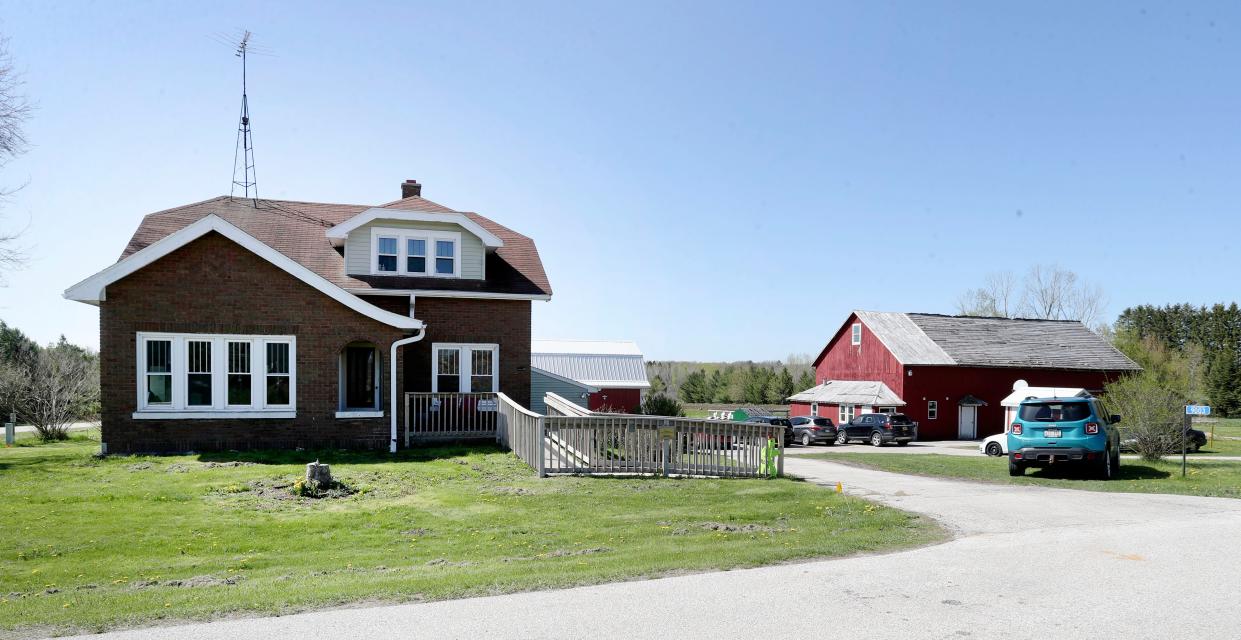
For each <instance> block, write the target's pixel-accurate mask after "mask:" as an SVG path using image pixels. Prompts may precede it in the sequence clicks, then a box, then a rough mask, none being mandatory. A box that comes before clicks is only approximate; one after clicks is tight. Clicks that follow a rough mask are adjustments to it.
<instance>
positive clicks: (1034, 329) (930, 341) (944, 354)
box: [855, 311, 1140, 371]
mask: <svg viewBox="0 0 1241 640" xmlns="http://www.w3.org/2000/svg"><path fill="white" fill-rule="evenodd" d="M855 313H856V314H857V316H858V319H860V320H861V321H862V322H863V323H865V324H866V326H867V327H868V328H869V329H870V330H871V333H873V334H875V336H876V337H877V338H878V339H879V340H880V341H881V342H882V343H883V344H884V346H886V347H887V348H888V350H889V351H891V352H892V355H893V356H895V357H896V359H897V360H899V361H900V362H901V363H902V364H906V365H958V366H972V367H1018V368H1028V369H1084V370H1105V371H1133V370H1137V369H1140V367H1139V366H1138V365H1137V364H1136V363H1134V362H1133V361H1132V360H1130V359H1129V358H1128V357H1126V356H1125V354H1123V353H1121V352H1120V351H1118V350H1117V349H1116V348H1115V347H1113V346H1112V345H1111V344H1110V343H1109V342H1108V341H1107V340H1105V339H1103V338H1102V337H1100V336H1099V335H1098V334H1096V333H1095V332H1093V331H1091V330H1090V329H1089V328H1087V327H1086V325H1084V324H1082V323H1081V322H1078V321H1075V320H1027V319H1014V318H980V317H973V316H946V315H936V314H930V313H892V312H878V311H857V312H855Z"/></svg>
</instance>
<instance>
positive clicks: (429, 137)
mask: <svg viewBox="0 0 1241 640" xmlns="http://www.w3.org/2000/svg"><path fill="white" fill-rule="evenodd" d="M1000 4H1004V3H985V2H975V3H964V2H960V3H956V2H953V3H932V2H916V3H915V2H905V3H886V2H865V3H862V2H856V3H823V2H813V3H805V4H799V3H753V4H733V3H720V2H711V3H698V4H694V3H666V2H653V3H643V2H616V3H608V4H594V3H576V2H575V3H568V2H565V3H537V2H535V3H496V4H467V3H455V2H450V3H442V4H438V3H437V4H414V3H362V2H351V3H347V5H346V4H345V3H341V4H340V5H335V6H334V5H321V4H316V3H306V2H299V3H284V4H277V3H254V2H249V3H227V2H212V3H137V2H135V3H125V5H124V6H117V5H116V3H55V4H54V3H44V2H29V3H13V2H0V32H3V33H4V34H6V35H8V36H9V37H10V38H11V41H10V51H11V54H12V55H13V57H14V59H15V62H16V63H17V66H18V67H19V68H20V69H21V70H22V71H23V73H24V75H25V79H26V83H27V84H26V90H27V93H28V94H29V96H30V98H31V99H32V100H33V101H34V102H36V103H37V105H38V110H37V111H36V112H35V114H34V117H33V119H32V120H31V121H30V122H29V124H28V126H27V134H28V136H29V138H30V141H31V143H32V147H31V149H30V151H29V152H28V153H27V154H26V155H25V156H23V157H22V158H20V159H19V160H18V161H15V162H12V163H10V164H9V165H8V166H6V167H5V168H4V169H3V170H0V179H2V184H4V185H8V186H12V185H15V184H22V183H26V186H25V188H24V189H23V190H21V191H20V192H19V193H18V194H16V195H15V196H14V197H13V198H12V199H11V200H10V201H9V202H8V203H7V204H6V205H5V207H4V215H5V219H4V224H5V225H6V226H7V227H8V228H13V227H21V226H27V225H28V227H27V233H26V235H25V237H24V241H25V243H26V244H28V245H29V246H30V254H31V257H32V260H31V263H30V265H29V267H28V268H27V269H25V270H24V271H21V272H18V273H13V274H10V275H9V276H8V278H7V279H8V286H7V287H6V288H3V289H0V318H3V319H4V320H6V321H7V322H10V323H11V324H15V325H17V326H18V327H20V328H22V329H23V330H25V331H26V332H27V333H29V334H30V335H32V336H33V337H35V338H36V339H38V340H39V341H41V342H45V341H49V340H53V339H55V338H56V337H57V336H59V335H60V334H65V335H66V336H68V337H69V338H70V339H71V340H73V341H75V342H80V343H83V344H89V345H96V344H97V343H98V312H97V310H96V309H95V308H93V307H89V306H86V305H82V304H79V303H74V302H68V301H66V300H63V299H62V298H61V297H60V294H61V292H62V291H63V290H64V289H65V288H66V287H68V286H69V285H71V284H73V283H74V282H76V281H78V280H80V279H81V278H84V277H86V276H88V275H90V274H91V273H94V272H95V271H97V270H99V269H100V268H102V267H104V266H106V265H108V264H110V263H111V262H112V261H114V260H115V259H116V256H117V255H118V254H119V252H120V251H121V249H122V247H123V246H124V245H125V242H126V241H127V239H128V237H129V235H130V234H131V233H132V231H133V229H134V227H135V226H136V225H137V223H138V221H139V219H140V218H141V216H142V215H143V214H145V213H149V212H152V211H157V210H160V209H163V208H167V207H172V206H176V205H180V204H185V203H189V202H194V201H198V200H202V199H205V198H209V197H212V196H215V195H219V194H221V193H226V192H227V191H228V187H229V182H230V177H231V170H232V159H233V144H234V137H235V132H236V117H237V110H238V106H239V77H238V76H239V69H238V64H237V61H236V59H235V58H233V57H232V56H231V55H230V52H229V51H228V49H227V48H226V47H224V46H223V45H221V44H218V43H217V42H215V41H213V40H212V39H211V38H210V37H209V36H211V35H212V34H216V33H221V32H224V33H228V32H234V31H236V30H237V29H239V28H243V27H244V28H248V29H250V30H251V31H253V32H254V33H255V34H256V42H257V43H258V44H260V45H262V46H264V47H266V48H268V49H271V50H273V51H274V52H275V53H276V56H275V57H257V58H253V59H252V61H253V64H252V66H251V75H250V78H251V88H250V97H251V109H252V115H253V118H254V138H255V146H256V154H257V159H258V177H259V185H260V189H261V193H262V194H263V195H264V196H266V197H273V198H275V197H280V198H289V199H300V200H311V201H326V202H347V203H379V202H385V201H388V200H392V199H395V198H396V197H397V196H398V195H399V188H398V185H399V183H400V181H401V180H403V179H406V178H416V179H418V180H419V181H420V182H422V183H423V184H424V185H425V187H424V195H425V196H427V197H429V198H431V199H432V200H436V201H438V202H441V203H443V204H445V205H448V206H450V207H453V208H456V209H462V210H473V211H478V212H480V213H483V214H485V215H488V216H490V217H492V218H494V219H495V220H497V221H499V222H501V223H502V224H505V225H508V226H510V227H512V228H514V229H516V230H518V231H520V232H522V233H525V234H527V235H530V236H532V237H533V238H535V240H536V241H537V243H538V246H539V250H540V252H541V253H542V256H543V259H544V262H545V265H546V267H547V270H548V273H549V275H550V277H551V280H552V284H553V286H554V288H555V290H556V295H555V297H554V298H553V300H552V301H551V302H550V303H535V305H534V306H535V312H534V334H535V336H536V337H566V338H632V339H635V340H637V341H638V342H639V344H641V345H642V347H643V348H644V350H645V351H646V353H647V355H648V357H649V358H655V359H707V360H716V359H756V360H757V359H767V358H782V357H784V356H785V355H787V354H789V353H804V352H816V351H818V349H819V348H821V346H822V345H823V343H824V342H825V340H826V339H827V337H828V336H829V334H830V333H831V332H832V331H833V330H834V329H835V328H836V327H837V326H838V325H839V323H840V322H842V321H843V319H844V317H845V315H846V314H847V313H848V311H849V310H850V309H853V308H865V309H876V310H893V311H927V312H952V311H953V310H954V302H955V300H956V299H957V297H958V295H959V294H960V293H961V292H962V291H963V290H964V289H967V288H970V287H973V286H976V285H977V284H979V283H980V281H981V280H982V278H983V277H984V275H985V274H986V273H988V272H990V271H995V270H1002V269H1011V270H1016V271H1023V270H1025V269H1026V268H1027V267H1028V266H1029V265H1031V264H1034V263H1036V262H1037V263H1057V264H1060V265H1062V266H1064V267H1067V268H1070V269H1072V270H1074V271H1076V272H1078V273H1079V274H1080V275H1081V276H1083V277H1085V278H1087V279H1088V280H1091V281H1093V282H1095V283H1098V284H1099V285H1101V286H1102V287H1103V288H1104V289H1105V290H1106V291H1107V293H1108V297H1109V305H1108V315H1109V316H1114V315H1115V314H1116V313H1119V312H1120V311H1121V310H1123V309H1124V308H1125V307H1126V306H1129V305H1133V304H1139V303H1155V304H1162V303H1167V302H1192V303H1211V302H1216V301H1232V300H1235V299H1236V298H1237V292H1238V288H1239V287H1241V285H1239V284H1238V271H1239V270H1238V266H1237V265H1238V260H1237V255H1238V246H1237V245H1238V240H1237V238H1238V235H1239V234H1241V216H1238V203H1239V198H1238V196H1241V174H1239V173H1238V172H1239V171H1241V116H1239V114H1241V82H1237V80H1236V75H1235V66H1236V61H1237V60H1239V59H1241V37H1239V36H1241V11H1239V7H1238V5H1236V4H1235V3H1219V4H1210V3H1205V2H1204V3H1190V4H1192V6H1189V7H1187V6H1183V5H1181V4H1178V3H1169V4H1163V5H1160V4H1131V3H1097V4H1094V5H1091V6H1089V7H1084V6H1081V5H1082V3H1076V2H1064V3H1027V4H1026V5H1025V6H1016V5H1007V6H999V5H1000ZM670 5H671V6H670ZM185 286H192V285H189V284H186V285H185Z"/></svg>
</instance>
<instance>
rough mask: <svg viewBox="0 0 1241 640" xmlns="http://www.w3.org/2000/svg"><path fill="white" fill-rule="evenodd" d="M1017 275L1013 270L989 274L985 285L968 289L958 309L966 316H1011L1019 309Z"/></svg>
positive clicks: (958, 303)
mask: <svg viewBox="0 0 1241 640" xmlns="http://www.w3.org/2000/svg"><path fill="white" fill-rule="evenodd" d="M1017 302H1018V300H1017V276H1016V275H1014V274H1013V272H1011V271H998V272H996V273H990V274H987V279H986V281H985V282H984V283H983V286H982V287H980V288H978V289H970V290H968V291H966V292H965V293H964V294H963V295H962V296H961V298H960V299H958V300H957V311H958V312H960V313H961V315H966V316H988V317H993V318H1011V317H1013V314H1015V313H1016V311H1017Z"/></svg>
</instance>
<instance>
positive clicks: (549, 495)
mask: <svg viewBox="0 0 1241 640" xmlns="http://www.w3.org/2000/svg"><path fill="white" fill-rule="evenodd" d="M19 445H21V446H17V447H13V448H7V449H0V522H3V523H4V525H3V532H4V535H3V536H0V636H3V635H5V634H13V635H28V634H32V633H61V632H67V631H83V630H85V631H91V630H101V629H107V628H113V627H118V626H131V625H137V624H151V623H155V622H156V621H158V620H176V619H203V618H210V617H212V616H219V615H228V614H230V613H232V612H246V613H252V614H260V613H262V614H267V613H287V612H291V611H296V610H300V609H308V608H313V607H323V606H331V605H338V604H344V603H352V602H361V601H365V602H401V601H415V600H430V599H443V598H458V597H464V596H471V595H482V594H494V593H502V592H508V591H518V590H528V589H543V588H551V587H565V586H571V585H579V584H590V583H598V582H604V581H611V580H621V579H630V578H639V577H650V576H658V575H665V574H668V573H673V572H681V571H703V570H710V569H725V568H732V567H747V566H755V565H761V564H769V563H777V562H785V561H791V560H796V559H802V558H816V557H828V556H839V555H844V554H852V553H859V552H874V551H881V550H890V549H895V548H900V547H908V546H913V545H920V544H926V543H929V542H932V541H937V540H941V539H943V538H944V537H945V536H946V534H945V532H943V531H942V530H941V529H940V528H938V527H937V526H936V525H935V524H933V523H932V522H930V521H928V520H926V519H923V518H920V517H918V516H914V515H912V514H907V513H904V512H900V511H896V510H893V509H889V508H885V507H882V506H878V505H874V504H870V503H867V502H865V501H862V500H859V499H855V498H849V497H846V496H842V495H838V494H835V493H833V492H831V491H829V490H825V489H823V488H820V487H817V486H814V485H811V484H807V483H802V482H797V481H793V480H677V479H654V478H629V479H602V478H583V477H559V478H548V479H539V478H537V477H535V476H534V474H533V473H532V472H531V471H530V470H529V469H528V468H526V467H525V466H524V465H522V464H521V463H520V462H519V461H518V460H517V458H515V457H514V456H512V455H511V454H507V453H503V452H500V451H497V450H495V449H492V448H464V447H458V448H440V449H421V450H416V451H413V452H404V453H402V454H399V455H397V456H389V455H387V454H366V453H347V452H338V451H317V452H310V451H307V452H265V453H223V454H210V455H209V454H202V455H195V456H169V457H110V458H105V459H99V458H95V457H93V456H92V455H91V454H92V453H93V452H94V451H96V450H97V449H98V446H99V443H98V439H97V436H90V435H75V437H74V439H73V440H71V441H69V442H66V443H60V444H52V445H39V444H37V441H35V440H33V439H29V438H25V439H23V440H22V441H21V442H20V443H19ZM316 458H318V459H320V460H322V461H323V462H328V463H331V464H332V471H333V474H334V475H335V476H336V477H337V478H338V479H340V480H342V481H344V482H345V483H346V484H347V485H348V486H349V487H351V488H352V489H353V490H354V491H355V493H353V494H352V495H348V496H346V497H337V498H325V499H318V500H315V499H309V498H294V497H291V495H290V494H289V493H288V490H287V489H284V488H282V486H283V485H286V484H288V483H289V482H291V481H292V480H293V479H295V478H296V477H299V476H300V475H301V474H302V473H303V471H304V464H305V463H306V462H308V461H311V460H314V459H316Z"/></svg>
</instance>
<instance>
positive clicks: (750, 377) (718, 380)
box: [647, 358, 815, 404]
mask: <svg viewBox="0 0 1241 640" xmlns="http://www.w3.org/2000/svg"><path fill="white" fill-rule="evenodd" d="M798 359H800V358H798ZM790 360H791V361H790V363H789V364H784V363H780V362H775V363H754V362H741V363H704V362H650V363H648V364H647V373H648V377H649V378H650V380H651V387H652V389H651V390H652V393H653V394H661V393H662V394H666V395H668V396H670V397H673V398H675V399H677V400H679V401H680V402H689V403H701V404H709V403H726V404H784V403H785V402H786V399H787V398H788V397H789V396H791V395H793V394H795V393H797V392H799V391H804V390H806V389H809V388H810V387H813V386H814V384H815V382H814V371H813V369H812V368H811V367H810V365H809V364H807V363H804V362H797V363H794V362H792V360H793V359H790Z"/></svg>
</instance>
